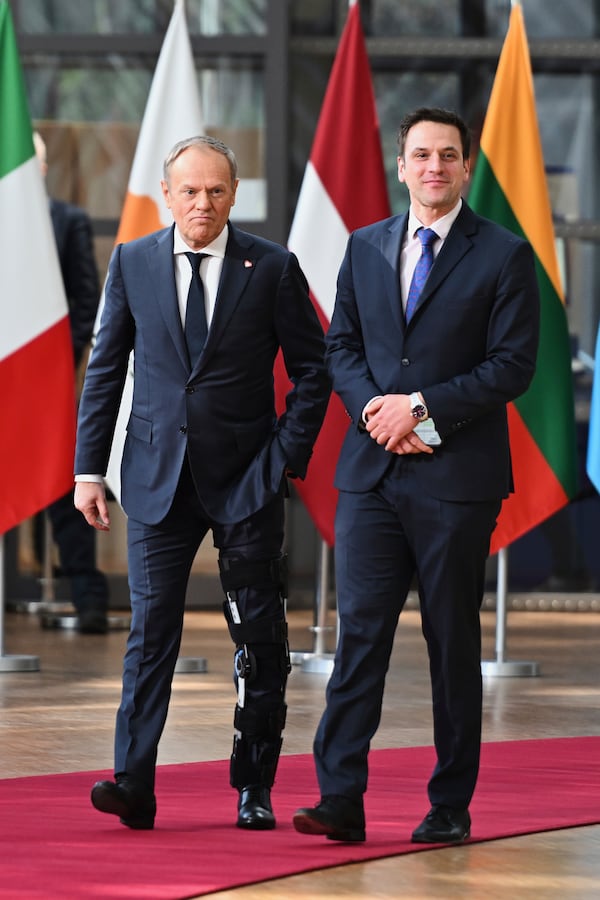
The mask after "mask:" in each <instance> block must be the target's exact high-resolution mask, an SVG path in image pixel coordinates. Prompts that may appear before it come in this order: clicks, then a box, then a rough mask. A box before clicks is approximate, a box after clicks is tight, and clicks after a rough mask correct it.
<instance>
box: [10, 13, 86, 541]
mask: <svg viewBox="0 0 600 900" xmlns="http://www.w3.org/2000/svg"><path fill="white" fill-rule="evenodd" d="M0 285H1V290H0V404H1V406H0V410H1V412H0V421H1V423H2V424H1V428H2V437H1V439H0V534H4V533H5V532H6V531H8V530H9V529H10V528H13V527H14V526H15V525H18V524H19V523H20V522H22V521H23V520H24V519H26V518H28V517H29V516H31V515H33V514H34V513H36V512H38V511H39V510H41V509H44V508H45V507H46V506H48V504H49V503H52V502H53V501H54V500H57V499H58V498H59V497H61V496H63V495H64V494H66V493H67V491H69V490H70V488H71V487H72V486H73V453H74V445H75V402H76V401H75V374H74V362H73V351H72V348H71V334H70V326H69V318H68V308H67V301H66V297H65V292H64V287H63V282H62V275H61V272H60V267H59V263H58V256H57V253H56V244H55V240H54V232H53V230H52V225H51V221H50V213H49V209H48V197H47V195H46V189H45V186H44V183H43V178H42V174H41V171H40V166H39V162H38V160H37V157H36V156H35V152H34V147H33V138H32V126H31V118H30V116H29V110H28V105H27V99H26V94H25V85H24V81H23V73H22V71H21V65H20V61H19V56H18V52H17V44H16V40H15V33H14V28H13V23H12V17H11V13H10V8H9V5H8V2H6V0H0Z"/></svg>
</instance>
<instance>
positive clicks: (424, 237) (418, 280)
mask: <svg viewBox="0 0 600 900" xmlns="http://www.w3.org/2000/svg"><path fill="white" fill-rule="evenodd" d="M417 235H418V237H419V240H420V241H421V256H420V257H419V261H418V262H417V265H416V266H415V271H414V273H413V277H412V281H411V283H410V287H409V289H408V297H407V298H406V311H405V316H406V321H407V322H409V321H410V319H411V316H412V314H413V313H414V311H415V306H416V305H417V300H418V299H419V297H420V296H421V291H422V290H423V288H424V286H425V282H426V281H427V276H428V275H429V271H430V269H431V267H432V265H433V242H434V241H435V240H437V238H438V237H439V235H437V234H436V233H435V231H432V230H431V228H419V229H418V230H417Z"/></svg>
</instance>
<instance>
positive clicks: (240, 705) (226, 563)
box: [219, 558, 291, 790]
mask: <svg viewBox="0 0 600 900" xmlns="http://www.w3.org/2000/svg"><path fill="white" fill-rule="evenodd" d="M219 568H220V573H221V584H222V586H223V590H224V591H225V594H226V597H227V599H226V601H225V602H224V604H223V609H224V612H225V618H226V620H227V624H228V627H229V633H230V635H231V639H232V640H233V642H234V643H235V645H236V650H235V655H234V681H235V683H236V685H237V688H238V702H237V704H236V708H235V714H234V728H235V736H234V741H233V753H232V756H231V770H230V775H231V785H232V786H233V787H236V788H238V789H239V790H241V789H243V788H245V787H247V786H248V785H250V784H260V785H261V786H263V787H271V786H272V784H273V780H274V778H275V770H276V768H277V761H278V759H279V753H280V750H281V744H282V738H281V733H282V731H283V729H284V727H285V718H286V711H287V707H286V704H285V702H284V698H285V686H286V683H287V676H288V674H289V672H290V671H291V661H290V653H289V645H288V635H287V622H286V620H285V602H286V587H287V584H286V580H287V579H286V567H285V558H281V559H273V560H258V561H256V560H244V559H233V560H232V559H224V560H219ZM252 587H255V588H261V589H263V590H264V589H265V588H267V589H268V588H273V589H274V590H276V591H277V593H278V594H279V597H280V600H281V608H280V610H279V611H278V612H277V613H274V614H273V615H270V616H262V617H261V618H259V619H253V620H252V621H247V620H246V621H242V618H241V615H240V613H239V609H238V603H237V592H238V591H239V590H240V589H241V588H252ZM267 660H276V662H277V665H278V668H279V687H280V691H281V693H280V696H279V698H278V699H277V701H276V703H275V704H274V701H273V699H272V698H271V699H269V700H267V701H257V700H254V701H253V702H251V703H248V704H247V703H246V686H247V685H250V684H252V682H253V681H254V680H255V679H256V677H257V675H258V674H259V672H260V671H261V668H262V667H264V666H265V664H267Z"/></svg>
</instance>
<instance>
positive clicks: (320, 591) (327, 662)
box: [290, 540, 333, 674]
mask: <svg viewBox="0 0 600 900" xmlns="http://www.w3.org/2000/svg"><path fill="white" fill-rule="evenodd" d="M328 601H329V545H328V544H327V541H324V540H321V541H320V543H319V546H318V557H317V571H316V583H315V602H314V606H313V616H314V617H313V625H312V627H311V628H310V629H309V630H310V631H312V632H313V634H314V639H313V649H312V650H295V651H292V653H290V658H291V661H292V665H299V666H301V668H302V671H303V672H311V673H316V674H329V673H330V672H331V670H332V669H333V654H332V653H327V652H326V636H327V633H328V632H330V631H333V627H332V626H331V625H328V619H329V602H328Z"/></svg>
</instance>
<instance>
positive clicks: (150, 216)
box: [98, 0, 204, 500]
mask: <svg viewBox="0 0 600 900" xmlns="http://www.w3.org/2000/svg"><path fill="white" fill-rule="evenodd" d="M203 128H204V126H203V123H202V114H201V109H200V96H199V92H198V81H197V76H196V69H195V66H194V56H193V54H192V47H191V44H190V37H189V33H188V29H187V23H186V19H185V3H184V0H175V6H174V8H173V14H172V16H171V21H170V23H169V27H168V28H167V31H166V33H165V37H164V40H163V44H162V47H161V51H160V54H159V57H158V60H157V63H156V68H155V70H154V76H153V78H152V84H151V85H150V93H149V94H148V99H147V101H146V109H145V111H144V116H143V119H142V125H141V128H140V134H139V137H138V143H137V147H136V150H135V155H134V159H133V164H132V167H131V173H130V176H129V184H128V188H127V194H126V196H125V201H124V204H123V210H122V212H121V220H120V223H119V229H118V232H117V239H116V240H117V243H122V242H124V241H132V240H134V239H135V238H138V237H142V236H143V235H145V234H150V233H151V232H153V231H157V230H158V229H159V228H164V227H165V226H167V225H170V224H171V223H172V221H173V218H172V216H171V212H170V210H169V209H167V206H166V205H165V202H164V198H163V195H162V190H161V187H160V181H161V178H162V174H163V172H162V169H163V162H164V159H165V157H166V155H167V153H168V152H169V150H170V149H171V147H173V146H174V145H175V144H176V143H177V141H182V140H185V138H188V137H192V136H193V135H195V134H202V133H203ZM102 308H103V303H102V302H101V304H100V310H99V315H98V320H99V321H101V317H102ZM130 373H131V375H130V377H128V378H127V380H126V382H125V388H124V390H123V399H122V401H121V408H120V410H119V416H118V419H117V425H116V428H115V434H114V438H113V443H112V448H111V454H110V462H109V466H108V472H107V474H106V482H107V484H108V486H109V487H110V489H111V491H112V492H113V494H114V496H115V497H116V499H117V500H118V499H119V498H120V496H121V457H122V456H123V446H124V444H125V433H126V432H125V429H126V426H127V420H128V419H129V413H130V410H131V399H132V394H133V374H132V373H133V368H132V366H130Z"/></svg>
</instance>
